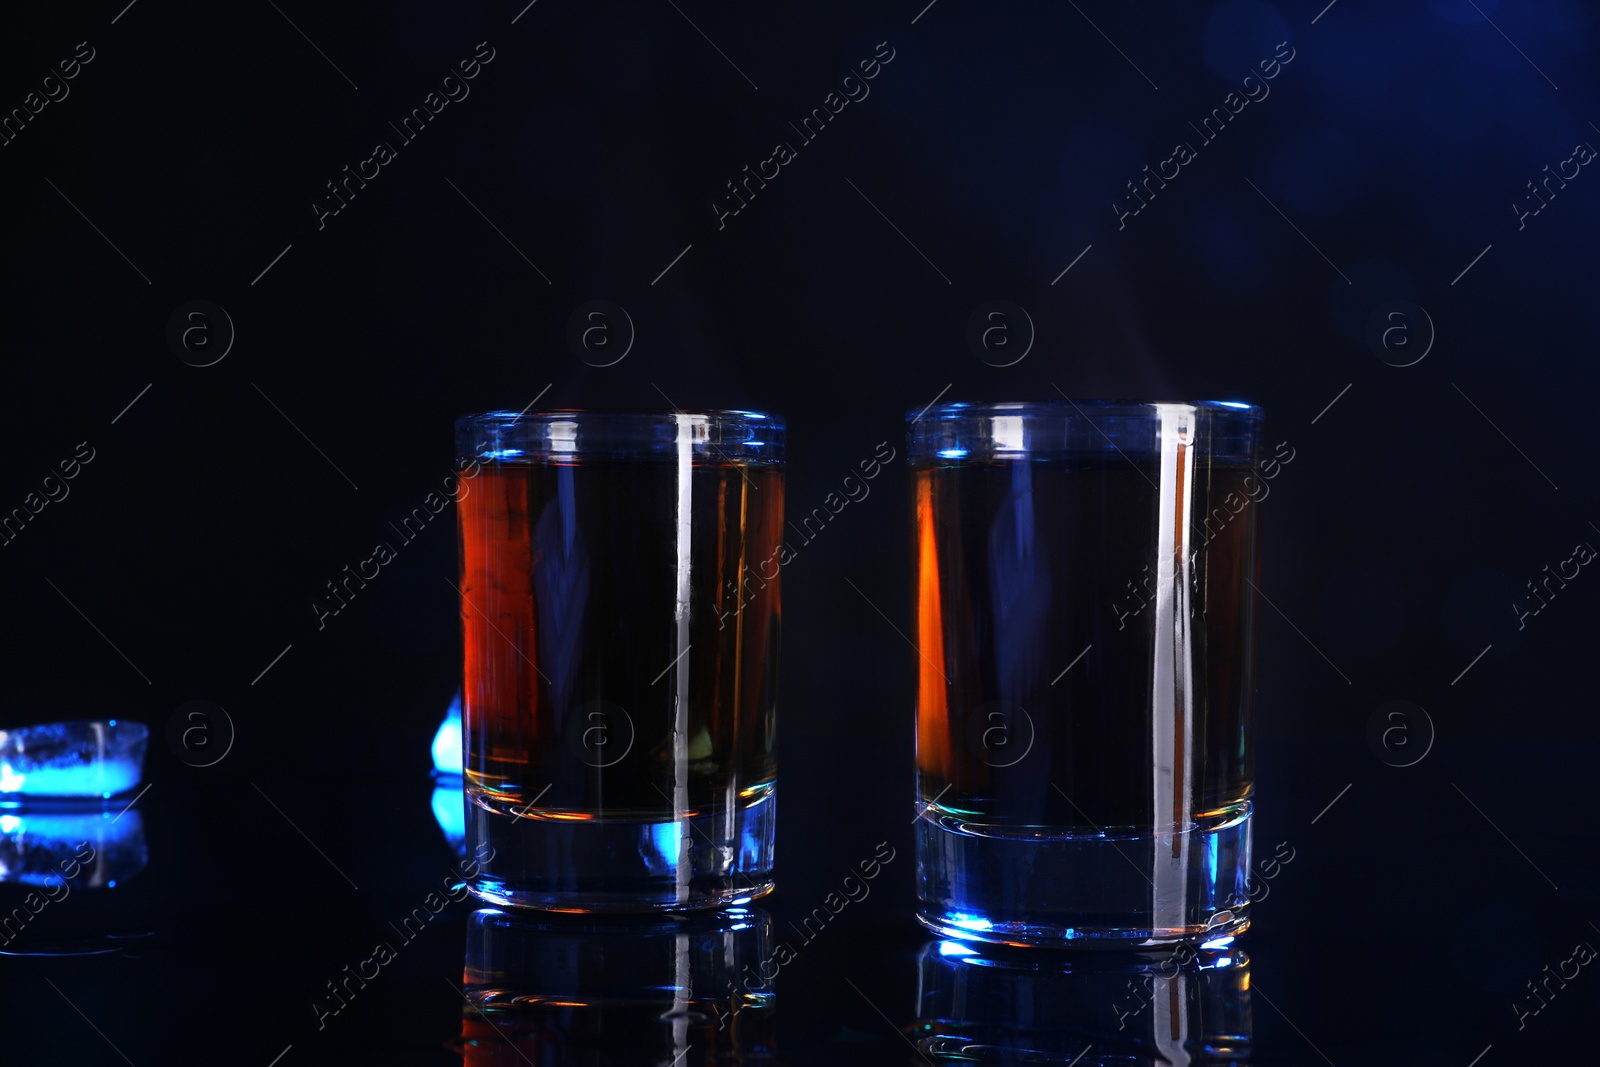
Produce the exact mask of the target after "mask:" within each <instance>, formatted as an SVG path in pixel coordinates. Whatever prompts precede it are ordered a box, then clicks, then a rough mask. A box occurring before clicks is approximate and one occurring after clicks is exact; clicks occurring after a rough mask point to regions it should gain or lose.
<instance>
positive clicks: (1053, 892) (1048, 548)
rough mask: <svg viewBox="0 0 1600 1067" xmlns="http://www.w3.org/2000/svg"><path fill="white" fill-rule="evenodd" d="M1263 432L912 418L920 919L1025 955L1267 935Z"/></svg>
mask: <svg viewBox="0 0 1600 1067" xmlns="http://www.w3.org/2000/svg"><path fill="white" fill-rule="evenodd" d="M1260 425H1261V411H1260V409H1259V408H1255V407H1251V406H1250V405H1248V404H1239V403H1232V402H1222V403H1218V402H1196V403H1188V404H1177V403H1170V404H1169V403H1138V402H1130V401H1081V402H1073V401H1070V400H1065V401H1051V402H1040V403H996V404H962V403H951V404H944V405H942V406H939V407H936V408H933V409H930V410H928V411H927V412H926V413H922V414H920V415H918V416H915V417H910V422H909V426H908V430H907V436H908V440H909V444H910V448H909V450H908V451H909V456H908V458H909V462H910V465H911V471H912V495H913V504H914V510H915V533H914V537H915V551H914V563H913V590H914V593H913V596H914V602H915V608H914V609H915V616H916V645H917V649H918V659H917V670H918V685H917V703H916V723H917V807H918V810H919V812H920V817H919V818H918V820H917V823H916V844H917V894H918V898H919V900H920V902H921V903H920V910H919V917H920V918H921V920H922V922H923V923H924V924H925V925H927V926H928V927H929V928H931V929H933V930H934V931H936V932H937V933H940V934H943V935H945V936H947V937H953V938H964V939H973V940H982V941H995V942H1006V943H1013V944H1023V945H1028V944H1037V945H1055V946H1060V945H1072V944H1087V945H1105V946H1115V947H1129V946H1140V945H1163V944H1172V943H1176V942H1181V941H1185V940H1188V939H1199V940H1202V941H1208V942H1209V941H1211V940H1215V939H1217V938H1220V937H1222V936H1225V935H1229V934H1233V933H1237V932H1239V931H1241V930H1242V929H1243V928H1244V927H1245V926H1246V925H1247V923H1248V912H1247V905H1248V901H1249V897H1248V894H1247V892H1246V889H1247V887H1246V879H1247V876H1248V873H1249V869H1250V811H1251V791H1252V776H1253V772H1254V750H1253V740H1252V718H1253V713H1254V704H1255V616H1256V596H1255V593H1256V590H1255V584H1254V583H1255V578H1256V573H1257V571H1256V568H1257V558H1256V544H1257V520H1258V518H1259V511H1260V507H1259V502H1260V501H1261V500H1263V499H1265V498H1266V494H1267V492H1268V490H1269V488H1270V487H1269V486H1268V484H1267V479H1268V478H1269V477H1270V476H1271V474H1275V473H1277V470H1276V467H1272V466H1270V465H1271V463H1272V461H1268V466H1269V467H1270V469H1271V474H1269V473H1268V471H1267V469H1265V468H1258V462H1259V460H1260V455H1259V453H1260V451H1261V448H1260V442H1259V437H1260Z"/></svg>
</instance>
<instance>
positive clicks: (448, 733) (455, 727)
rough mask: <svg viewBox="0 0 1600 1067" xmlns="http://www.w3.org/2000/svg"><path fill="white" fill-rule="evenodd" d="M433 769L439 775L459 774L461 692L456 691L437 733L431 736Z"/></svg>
mask: <svg viewBox="0 0 1600 1067" xmlns="http://www.w3.org/2000/svg"><path fill="white" fill-rule="evenodd" d="M433 769H434V770H436V771H438V772H439V773H440V774H460V773H461V690H459V689H457V690H456V695H455V699H454V700H452V701H450V707H449V709H448V710H447V711H446V712H445V713H444V722H442V723H440V724H439V732H438V733H436V734H434V735H433Z"/></svg>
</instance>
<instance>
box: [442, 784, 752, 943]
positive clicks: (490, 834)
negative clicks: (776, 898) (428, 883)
mask: <svg viewBox="0 0 1600 1067" xmlns="http://www.w3.org/2000/svg"><path fill="white" fill-rule="evenodd" d="M776 812H777V795H776V793H775V791H768V792H767V793H766V794H765V795H763V796H761V797H759V798H758V799H756V800H754V801H752V802H751V803H749V804H747V805H739V806H736V807H732V808H720V807H719V808H713V809H710V810H707V811H703V812H701V813H700V814H698V815H695V816H692V817H690V818H687V819H685V820H683V821H681V822H679V821H676V820H672V819H667V820H660V819H654V820H652V819H649V818H628V817H619V816H599V817H591V818H584V819H573V818H571V817H570V813H559V814H562V815H567V816H568V817H566V818H561V817H558V813H551V814H549V815H547V814H544V813H542V812H539V811H538V810H537V809H535V810H533V811H532V812H530V813H529V814H527V815H522V816H517V815H512V814H509V813H507V812H502V811H496V810H493V809H491V808H488V807H486V806H484V805H483V804H482V803H473V802H472V801H471V800H470V799H469V800H468V802H467V846H468V850H469V853H470V854H471V855H472V856H474V857H479V858H478V859H477V864H478V867H479V874H478V876H477V877H476V878H473V879H472V880H471V881H470V882H469V883H468V887H469V888H470V889H471V890H472V892H473V894H474V895H476V896H477V897H479V898H480V899H482V900H486V901H489V902H490V903H494V904H500V905H506V906H509V907H519V908H535V909H540V910H544V911H560V912H612V913H629V912H632V913H652V912H675V911H699V910H703V909H706V908H718V907H722V906H725V905H738V904H746V903H748V902H750V901H752V900H755V899H757V898H759V897H763V896H766V895H767V894H768V893H770V892H772V890H773V885H774V883H773V880H772V866H773V824H774V821H775V815H776Z"/></svg>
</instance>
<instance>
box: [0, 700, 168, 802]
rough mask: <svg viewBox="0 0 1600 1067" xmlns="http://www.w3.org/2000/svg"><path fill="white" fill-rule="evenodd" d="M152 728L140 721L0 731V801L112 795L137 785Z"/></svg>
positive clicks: (74, 723) (57, 724)
mask: <svg viewBox="0 0 1600 1067" xmlns="http://www.w3.org/2000/svg"><path fill="white" fill-rule="evenodd" d="M149 740H150V730H149V728H148V727H146V726H145V725H144V723H139V722H119V721H117V720H116V719H112V720H111V721H109V722H50V723H44V724H43V725H40V726H22V727H18V728H17V729H14V730H0V801H4V800H11V801H16V800H25V799H27V798H29V797H101V798H106V797H113V796H116V795H117V794H118V793H125V792H127V791H128V790H130V789H133V788H134V787H135V786H137V785H138V784H139V778H140V775H141V773H142V772H143V768H144V750H145V745H146V744H147V743H148V742H149Z"/></svg>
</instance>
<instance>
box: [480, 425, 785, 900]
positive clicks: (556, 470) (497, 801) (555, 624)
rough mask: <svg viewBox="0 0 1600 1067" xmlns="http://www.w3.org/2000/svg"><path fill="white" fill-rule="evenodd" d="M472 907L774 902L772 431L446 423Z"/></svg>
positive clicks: (776, 514) (779, 447) (779, 453)
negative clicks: (453, 461)
mask: <svg viewBox="0 0 1600 1067" xmlns="http://www.w3.org/2000/svg"><path fill="white" fill-rule="evenodd" d="M456 434H457V451H458V454H459V463H460V465H461V467H462V480H463V486H464V488H465V490H466V491H465V492H463V493H461V494H460V495H459V496H458V498H457V499H458V501H459V516H460V546H461V584H460V586H459V591H460V596H461V618H462V630H463V635H462V636H463V640H464V646H465V669H464V672H463V675H464V689H463V700H462V712H463V724H462V749H463V764H464V768H463V769H464V779H465V793H466V812H467V817H466V833H467V841H466V846H467V849H468V850H469V851H470V852H471V853H472V854H473V855H474V856H475V857H477V860H478V863H479V868H480V874H479V876H478V877H477V878H476V879H474V881H473V882H472V889H473V891H474V892H475V893H476V894H477V895H478V896H479V897H481V898H483V899H484V900H488V901H492V902H494V903H497V904H502V905H512V906H524V907H532V908H544V909H549V910H555V911H569V912H606V911H611V912H655V911H684V910H693V909H699V908H708V907H715V906H718V905H723V904H740V903H745V902H748V901H749V900H752V899H754V898H756V897H759V896H762V895H764V894H766V893H768V892H770V891H771V889H772V885H773V883H772V863H773V826H774V811H775V807H776V796H775V789H776V781H777V773H776V766H775V764H774V760H773V736H774V735H773V731H774V725H775V697H776V692H777V666H778V623H779V610H778V604H779V600H778V588H779V581H778V578H779V575H778V567H779V559H778V549H779V546H780V544H781V541H782V529H783V521H784V520H783V450H784V423H783V420H782V419H781V418H778V417H776V416H772V415H766V414H761V413H759V412H752V411H702V412H688V413H685V412H673V411H659V412H657V411H535V412H526V413H522V414H518V413H516V412H490V413H488V414H483V415H473V416H469V417H466V418H463V419H460V420H459V421H458V422H457V423H456Z"/></svg>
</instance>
